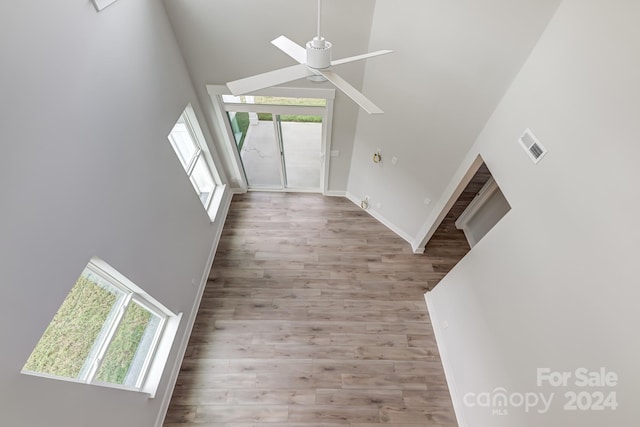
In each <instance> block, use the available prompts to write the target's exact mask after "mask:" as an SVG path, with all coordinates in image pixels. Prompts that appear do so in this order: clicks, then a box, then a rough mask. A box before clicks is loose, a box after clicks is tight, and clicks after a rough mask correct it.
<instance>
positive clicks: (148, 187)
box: [0, 0, 222, 427]
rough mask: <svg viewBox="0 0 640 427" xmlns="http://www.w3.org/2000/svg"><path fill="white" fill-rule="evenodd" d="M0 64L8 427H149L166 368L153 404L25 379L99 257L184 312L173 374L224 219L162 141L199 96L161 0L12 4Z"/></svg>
mask: <svg viewBox="0 0 640 427" xmlns="http://www.w3.org/2000/svg"><path fill="white" fill-rule="evenodd" d="M0 52H2V66H1V67H0V93H1V94H2V95H1V96H0V129H2V143H1V144H2V155H0V200H1V201H2V202H1V203H2V208H1V209H0V236H2V237H1V239H0V272H1V277H2V278H1V280H0V289H2V293H3V298H2V300H3V304H2V310H0V325H2V326H1V327H0V328H1V330H2V334H1V336H2V351H1V352H0V413H1V414H2V415H1V417H2V421H1V422H0V424H2V425H11V426H65V427H73V426H78V427H85V426H88V425H91V426H114V425H121V426H134V425H135V426H151V425H154V423H155V421H156V418H157V416H158V414H159V412H161V405H162V401H163V399H164V398H165V397H167V396H168V393H169V391H170V390H167V387H168V385H169V375H168V372H166V373H165V376H164V377H163V380H162V383H161V384H160V388H159V392H158V395H157V397H156V398H155V399H148V398H147V397H146V396H145V395H143V394H141V393H135V392H126V391H118V390H114V389H109V388H103V387H96V386H89V385H80V384H73V383H68V382H63V381H56V380H48V379H43V378H37V377H32V376H28V375H22V374H20V370H21V368H22V366H23V364H24V362H25V361H26V359H27V357H28V356H29V354H30V352H31V350H32V349H33V347H34V346H35V344H36V343H37V341H38V339H39V338H40V336H41V334H42V332H43V331H44V329H45V328H46V326H47V324H48V323H49V321H50V320H51V318H52V317H53V315H54V313H55V312H56V310H57V309H58V307H59V305H60V303H61V302H62V300H63V299H64V298H65V296H66V294H67V293H68V292H69V290H70V289H71V287H72V286H73V284H74V283H75V281H76V279H77V277H78V276H79V274H80V273H81V272H82V269H83V268H84V266H85V265H86V263H87V262H88V261H89V259H90V258H91V257H92V256H94V255H95V256H99V257H101V258H103V259H104V260H105V261H107V262H108V263H110V264H111V265H112V266H114V267H115V268H117V269H118V270H119V271H120V272H121V273H123V274H124V275H125V276H127V277H128V278H130V279H131V280H132V281H134V282H135V283H136V284H138V285H139V286H140V287H142V288H143V289H145V290H146V291H148V292H149V294H151V295H152V296H153V297H155V298H156V299H157V300H159V301H160V302H162V303H163V304H164V305H166V306H167V307H168V308H170V309H171V310H173V311H175V312H184V313H185V317H184V320H183V322H182V324H181V326H180V330H179V332H178V338H177V341H176V344H175V345H174V347H173V350H172V352H171V355H170V359H169V364H168V368H169V369H168V370H170V369H171V368H173V365H174V364H175V362H176V358H177V351H176V350H177V348H178V347H179V344H180V343H181V340H182V339H183V336H184V335H185V334H186V333H187V332H186V330H185V328H186V325H187V323H188V322H187V321H186V319H188V318H189V316H190V315H191V314H192V311H193V305H194V302H195V301H196V300H197V297H198V289H197V285H198V284H199V283H200V282H201V280H202V277H203V275H204V273H205V269H206V267H207V261H208V256H209V254H210V252H211V249H212V245H213V242H214V240H215V236H216V233H217V232H218V231H219V229H220V228H221V224H222V222H221V219H220V218H219V219H218V221H217V222H216V224H211V223H210V221H209V218H208V216H207V214H206V213H205V211H204V210H203V209H202V205H201V204H200V202H199V200H198V198H197V195H196V194H195V192H194V191H193V188H192V187H191V184H190V183H189V181H188V179H187V178H186V176H185V174H184V170H183V169H182V167H181V165H180V163H179V161H178V159H177V158H176V156H175V154H174V153H173V151H172V148H171V146H170V144H169V142H168V140H167V134H168V133H169V131H170V130H171V128H172V126H173V124H174V123H175V121H176V120H177V119H178V117H179V115H180V113H181V111H182V110H183V108H184V107H185V106H186V104H187V103H188V102H192V103H193V104H194V107H196V109H197V104H196V103H197V99H196V95H195V93H194V91H193V88H192V86H191V82H190V80H189V77H188V73H187V70H186V67H185V65H184V62H183V60H182V57H181V55H180V52H179V50H178V47H177V43H176V41H175V38H174V35H173V33H172V31H171V28H170V26H169V23H168V20H167V18H166V14H165V11H164V9H163V6H162V3H161V2H158V1H155V0H120V1H118V2H116V3H115V4H113V5H112V6H109V7H108V8H107V9H105V10H103V11H102V12H100V13H97V12H96V11H95V9H94V7H93V5H92V4H91V2H89V1H80V2H78V1H74V0H60V1H55V2H42V1H37V0H20V1H17V0H16V1H4V2H1V3H0ZM202 121H204V120H202ZM192 280H195V283H196V286H194V285H192Z"/></svg>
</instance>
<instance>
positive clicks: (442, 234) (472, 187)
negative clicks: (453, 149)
mask: <svg viewBox="0 0 640 427" xmlns="http://www.w3.org/2000/svg"><path fill="white" fill-rule="evenodd" d="M490 178H491V172H490V171H489V169H488V168H487V166H486V165H485V164H484V163H483V164H482V165H481V166H480V168H479V169H478V171H477V172H476V173H475V174H474V175H473V178H471V181H469V184H467V186H466V187H465V188H464V190H463V191H462V194H460V197H458V200H456V202H455V203H454V205H453V206H452V207H451V209H450V210H449V212H448V213H447V216H445V218H444V220H442V223H441V224H440V225H439V226H438V229H437V230H436V232H435V233H434V234H433V237H432V238H431V240H429V242H428V243H427V246H426V248H425V251H424V253H425V255H426V256H427V258H428V259H429V260H430V262H431V263H432V264H433V271H434V272H435V273H439V276H438V277H437V278H435V279H434V280H432V281H431V282H430V290H431V289H433V288H434V287H435V286H436V285H437V284H438V283H439V282H440V280H441V279H442V278H443V277H444V276H445V275H446V274H447V273H448V272H449V271H451V269H452V268H453V267H455V265H456V264H457V263H458V262H460V260H461V259H462V258H463V257H464V256H465V255H466V254H467V253H469V251H470V250H471V247H470V246H469V242H467V238H466V237H465V235H464V232H463V231H462V230H458V229H457V228H456V220H457V219H458V218H459V217H460V215H462V212H464V210H465V209H466V208H467V206H469V204H470V203H471V201H472V200H473V199H474V198H475V197H476V196H477V195H478V193H479V192H480V190H481V189H482V187H484V185H485V184H486V183H487V181H489V179H490Z"/></svg>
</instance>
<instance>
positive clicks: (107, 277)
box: [21, 257, 182, 398]
mask: <svg viewBox="0 0 640 427" xmlns="http://www.w3.org/2000/svg"><path fill="white" fill-rule="evenodd" d="M86 270H89V271H90V272H91V273H93V274H95V275H97V276H99V277H100V278H101V279H103V280H104V281H106V282H107V283H108V284H109V285H111V286H113V287H115V288H117V289H118V290H120V291H122V292H123V293H124V294H125V297H124V298H122V300H121V301H119V302H116V304H118V307H116V308H114V309H115V310H117V314H116V315H115V316H114V318H113V319H106V320H105V326H106V328H107V329H106V331H107V332H106V333H105V334H104V336H100V335H99V336H98V337H97V338H96V341H95V342H94V343H93V347H92V349H91V351H90V352H89V355H88V356H87V359H86V360H85V365H84V366H83V369H82V370H81V372H80V374H79V376H78V377H77V378H68V377H61V376H57V375H52V374H48V373H43V372H36V371H30V370H26V369H22V371H21V373H23V374H27V375H33V376H38V377H44V378H51V379H57V380H63V381H69V382H76V383H82V384H92V385H98V386H103V387H110V388H117V389H123V390H130V391H138V392H144V393H148V394H149V396H150V397H151V398H153V397H155V393H156V391H157V388H158V385H159V383H160V377H161V375H162V372H163V371H164V367H165V365H166V361H167V359H168V355H169V351H170V349H171V346H172V344H173V341H174V339H175V335H176V332H177V330H178V326H179V324H180V320H181V319H182V313H179V314H174V313H172V312H171V311H170V310H169V309H167V308H166V307H165V306H163V305H162V304H160V303H159V302H158V301H156V300H155V299H154V298H152V297H151V296H150V295H149V294H147V293H146V292H145V291H143V290H142V289H141V288H139V287H138V286H136V285H135V284H134V283H133V282H131V281H130V280H129V279H127V278H126V277H124V276H123V275H122V274H120V273H119V272H118V271H117V270H115V269H114V268H113V267H111V266H110V265H109V264H107V263H106V262H104V261H103V260H101V259H100V258H97V257H93V258H91V260H90V261H89V263H88V264H87V266H86V267H85V269H84V270H83V272H82V274H84V272H85V271H86ZM132 303H136V304H138V305H140V306H141V307H143V308H144V309H146V310H148V311H150V312H151V313H153V314H155V315H157V316H159V317H160V319H161V320H160V324H159V325H158V328H157V330H156V332H155V334H154V337H153V339H152V342H151V345H150V346H149V350H148V351H147V354H146V356H145V359H144V362H143V365H142V368H141V370H140V373H139V374H138V378H137V379H136V382H135V386H133V387H132V386H128V385H123V384H116V383H109V382H103V381H98V380H96V379H95V377H96V375H97V373H98V372H99V370H100V366H101V364H102V360H103V358H104V355H105V354H106V352H107V350H108V349H109V345H110V344H111V342H112V340H113V338H114V336H115V333H116V331H117V329H118V326H119V325H120V323H121V321H122V318H123V317H124V314H125V312H126V309H127V307H128V306H129V305H130V304H132ZM103 327H104V326H103ZM85 368H86V369H85Z"/></svg>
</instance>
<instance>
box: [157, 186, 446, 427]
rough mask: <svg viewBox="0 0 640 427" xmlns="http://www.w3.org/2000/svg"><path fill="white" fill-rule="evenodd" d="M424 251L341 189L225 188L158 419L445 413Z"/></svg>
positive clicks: (292, 421)
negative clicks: (227, 204)
mask: <svg viewBox="0 0 640 427" xmlns="http://www.w3.org/2000/svg"><path fill="white" fill-rule="evenodd" d="M440 261H442V260H441V259H440ZM432 264H433V263H432V262H431V260H430V258H429V257H428V256H421V255H414V254H412V253H411V249H410V247H409V245H408V244H407V243H406V242H404V241H403V240H401V239H400V238H398V237H397V236H396V235H394V234H393V233H392V232H391V231H389V230H388V229H387V228H386V227H384V226H383V225H381V224H380V223H378V222H377V221H376V220H375V219H373V218H371V217H370V216H369V215H368V214H367V213H366V212H363V211H362V210H361V209H360V208H358V207H356V206H355V205H354V204H353V203H351V202H349V201H348V200H346V199H343V198H329V197H323V196H320V195H312V194H291V193H289V194H287V193H255V192H252V193H248V194H245V195H237V196H235V197H234V199H233V202H232V205H231V209H230V213H229V216H228V219H227V222H226V225H225V228H224V231H223V235H222V238H221V241H220V245H219V249H218V252H217V254H216V258H215V262H214V265H213V269H212V277H213V279H212V280H210V281H209V283H208V285H207V288H206V290H205V294H204V297H203V300H202V304H201V306H200V310H199V312H198V316H197V319H196V323H195V326H194V330H193V334H192V336H191V340H190V342H189V346H188V349H187V353H186V356H185V359H184V362H183V364H182V369H181V372H180V375H179V378H178V381H177V384H176V387H175V390H174V394H173V398H172V401H171V405H170V408H169V411H168V414H167V417H166V420H165V427H178V426H183V427H184V426H189V425H194V426H195V425H199V426H202V425H206V426H209V427H214V426H236V427H285V426H297V427H344V426H352V427H374V426H381V425H387V426H389V425H394V426H399V427H400V426H404V427H410V426H412V427H417V426H430V427H453V426H456V425H457V424H456V421H455V416H454V413H453V408H452V404H451V400H450V397H449V392H448V389H447V384H446V381H445V377H444V372H443V369H442V364H441V361H440V357H439V355H438V349H437V347H436V342H435V338H434V335H433V330H432V327H431V324H430V320H429V314H428V313H427V309H426V304H425V301H424V293H425V291H426V290H427V289H429V288H430V287H432V286H433V285H434V282H437V281H438V280H439V279H440V278H441V276H442V273H441V272H435V271H434V268H433V265H432Z"/></svg>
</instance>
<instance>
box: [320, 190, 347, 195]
mask: <svg viewBox="0 0 640 427" xmlns="http://www.w3.org/2000/svg"><path fill="white" fill-rule="evenodd" d="M324 195H325V196H329V197H347V192H346V191H334V190H332V191H326V192H325V193H324Z"/></svg>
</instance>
